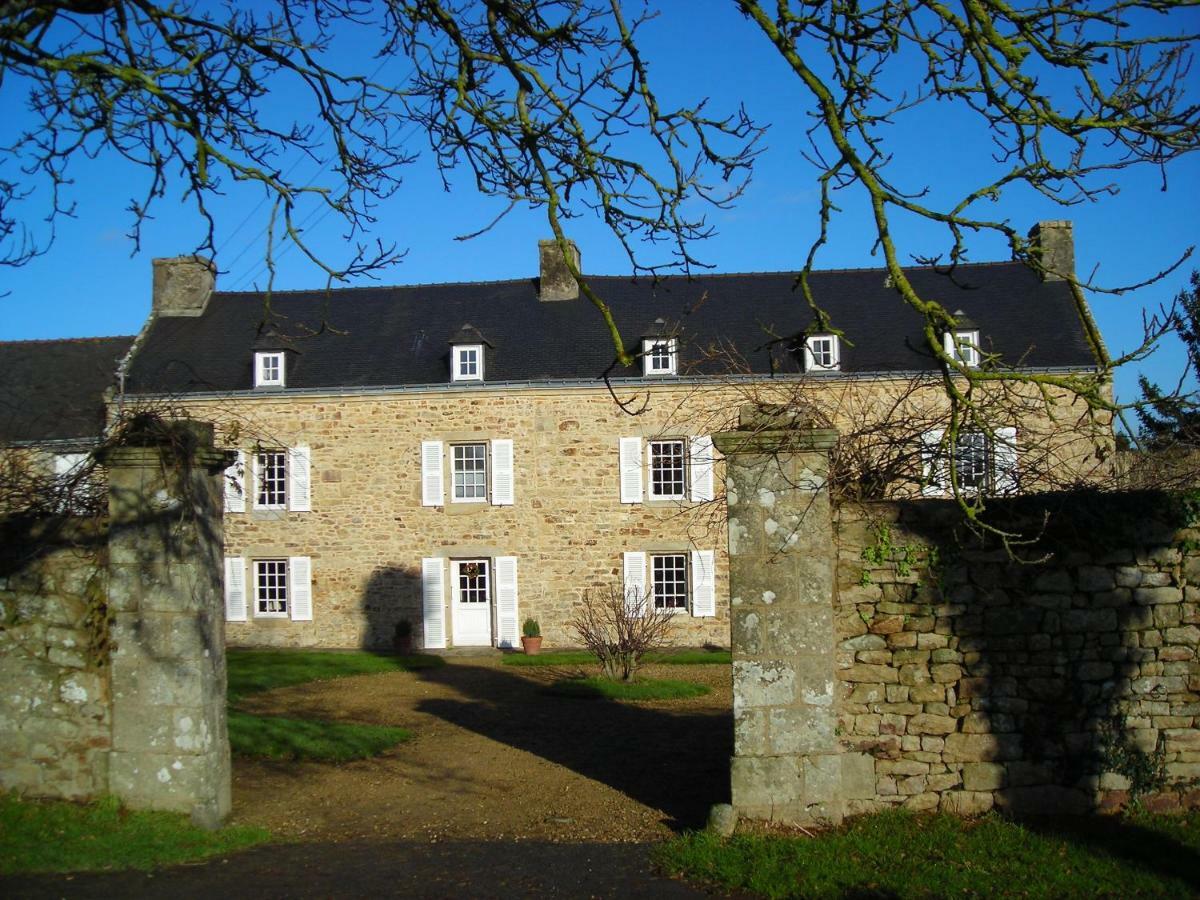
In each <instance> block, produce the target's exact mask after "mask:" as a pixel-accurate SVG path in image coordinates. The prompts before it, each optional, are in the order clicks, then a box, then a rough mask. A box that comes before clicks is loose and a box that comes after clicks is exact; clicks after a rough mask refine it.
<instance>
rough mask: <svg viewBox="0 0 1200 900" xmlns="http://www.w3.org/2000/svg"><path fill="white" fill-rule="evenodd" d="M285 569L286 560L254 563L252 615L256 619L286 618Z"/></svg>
mask: <svg viewBox="0 0 1200 900" xmlns="http://www.w3.org/2000/svg"><path fill="white" fill-rule="evenodd" d="M287 569H288V565H287V560H286V559H256V560H255V561H254V615H255V616H256V617H257V618H264V619H269V618H279V619H283V618H287V614H288V578H287Z"/></svg>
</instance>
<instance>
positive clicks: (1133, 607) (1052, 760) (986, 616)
mask: <svg viewBox="0 0 1200 900" xmlns="http://www.w3.org/2000/svg"><path fill="white" fill-rule="evenodd" d="M1047 509H1052V511H1053V512H1054V514H1055V518H1054V519H1053V520H1051V526H1050V528H1051V530H1050V532H1049V533H1047V534H1045V535H1044V536H1043V539H1042V540H1041V541H1040V542H1039V543H1038V544H1037V545H1036V547H1034V548H1017V549H1016V552H1017V553H1018V554H1022V555H1026V556H1027V557H1028V558H1031V559H1040V558H1041V556H1042V554H1046V553H1049V554H1050V557H1049V559H1048V560H1046V561H1045V562H1043V563H1040V564H1020V563H1015V562H1013V561H1012V560H1011V559H1010V558H1009V557H1008V555H1007V554H1006V553H1005V551H1004V550H1003V549H1001V548H999V547H997V546H994V545H990V544H989V545H985V546H979V541H978V539H977V538H973V537H970V536H968V535H965V534H964V532H963V528H962V522H961V513H960V512H959V511H958V510H957V509H956V508H954V507H953V506H952V505H951V504H949V503H946V502H926V503H900V504H868V505H866V506H851V505H843V506H842V507H840V509H839V511H838V517H837V534H838V545H839V546H838V578H837V585H838V589H837V600H836V607H835V611H836V616H837V637H838V649H837V670H838V672H837V673H838V679H839V681H840V685H839V690H838V698H837V700H838V702H837V709H838V728H839V733H840V736H841V741H842V744H843V746H844V748H845V749H846V751H847V752H853V753H858V754H867V755H868V756H869V758H870V760H871V761H872V764H873V765H872V768H873V786H874V790H873V792H872V794H871V795H870V796H867V795H866V792H863V793H862V794H860V796H857V797H854V798H848V799H847V811H848V812H864V811H869V810H874V809H879V808H882V807H886V806H894V805H903V806H905V807H907V808H910V809H918V810H919V809H942V810H945V811H951V812H956V813H977V812H983V811H985V810H988V809H991V808H992V807H993V806H995V807H999V808H1004V809H1009V810H1013V811H1020V812H1028V811H1034V812H1039V811H1043V812H1049V811H1056V812H1058V811H1063V812H1079V811H1084V810H1088V809H1092V808H1094V807H1097V806H1099V807H1110V806H1119V805H1122V804H1123V803H1125V802H1127V800H1128V798H1129V789H1130V787H1131V785H1130V782H1129V779H1128V778H1127V777H1125V776H1123V775H1121V774H1119V772H1117V771H1114V767H1115V766H1116V757H1117V756H1118V755H1119V753H1114V747H1113V741H1114V740H1115V742H1116V746H1118V747H1119V746H1131V747H1136V748H1137V749H1138V750H1140V751H1141V752H1142V753H1144V754H1151V755H1152V754H1154V753H1155V751H1156V748H1157V749H1158V751H1159V752H1160V753H1161V754H1162V755H1161V761H1162V763H1163V764H1164V765H1165V775H1166V778H1167V781H1166V783H1165V789H1164V790H1161V791H1156V796H1153V797H1152V798H1151V799H1150V801H1149V802H1150V803H1151V805H1153V806H1155V807H1157V808H1171V807H1174V806H1178V805H1180V804H1181V803H1182V804H1187V805H1193V806H1194V805H1200V785H1198V782H1197V779H1198V778H1200V728H1198V727H1197V723H1198V722H1200V718H1198V716H1200V659H1198V658H1197V645H1198V644H1200V612H1198V610H1200V596H1198V595H1197V592H1200V587H1197V586H1196V585H1197V584H1198V583H1200V552H1198V551H1197V549H1196V547H1197V540H1196V539H1197V537H1198V536H1200V531H1197V530H1196V529H1193V528H1187V527H1182V525H1181V524H1180V523H1181V518H1180V515H1179V513H1178V505H1177V502H1176V501H1175V500H1173V499H1172V498H1171V497H1170V496H1168V495H1163V494H1143V495H1127V496H1121V495H1110V496H1103V495H1087V494H1083V495H1075V496H1073V497H1072V496H1061V495H1059V496H1051V497H1048V498H1027V499H1026V500H1022V501H1016V502H1013V503H1011V504H1010V505H1009V507H1008V508H1005V506H1004V505H1003V504H1001V505H1000V510H999V515H1000V518H999V519H998V520H996V521H999V522H1001V523H1002V524H1003V526H1004V527H1013V528H1016V529H1020V530H1021V531H1023V532H1024V533H1029V534H1032V533H1036V532H1037V531H1038V530H1039V527H1040V526H1039V522H1040V521H1041V513H1042V512H1043V511H1044V510H1047ZM930 548H937V551H936V554H934V555H931V554H930ZM1117 767H1119V766H1117Z"/></svg>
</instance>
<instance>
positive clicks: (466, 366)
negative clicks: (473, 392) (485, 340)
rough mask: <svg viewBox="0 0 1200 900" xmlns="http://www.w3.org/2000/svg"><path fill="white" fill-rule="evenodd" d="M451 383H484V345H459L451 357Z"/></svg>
mask: <svg viewBox="0 0 1200 900" xmlns="http://www.w3.org/2000/svg"><path fill="white" fill-rule="evenodd" d="M450 380H451V381H483V345H482V344H459V345H456V346H455V347H454V352H453V354H452V355H451V371H450Z"/></svg>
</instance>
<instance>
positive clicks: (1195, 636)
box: [1166, 625, 1200, 647]
mask: <svg viewBox="0 0 1200 900" xmlns="http://www.w3.org/2000/svg"><path fill="white" fill-rule="evenodd" d="M1166 638H1167V643H1168V644H1180V645H1182V646H1185V647H1195V646H1197V645H1198V644H1200V628H1197V627H1196V626H1195V625H1188V626H1185V627H1183V628H1168V629H1167V632H1166Z"/></svg>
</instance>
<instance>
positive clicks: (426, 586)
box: [421, 556, 446, 650]
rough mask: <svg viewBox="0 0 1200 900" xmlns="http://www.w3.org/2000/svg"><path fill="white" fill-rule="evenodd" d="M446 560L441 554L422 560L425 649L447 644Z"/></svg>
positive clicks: (422, 606) (441, 647) (442, 647)
mask: <svg viewBox="0 0 1200 900" xmlns="http://www.w3.org/2000/svg"><path fill="white" fill-rule="evenodd" d="M445 584H446V561H445V560H444V559H442V558H441V557H440V556H427V557H426V558H425V559H422V560H421V611H422V618H423V619H424V620H425V649H426V650H441V649H444V648H445V646H446V587H445Z"/></svg>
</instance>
